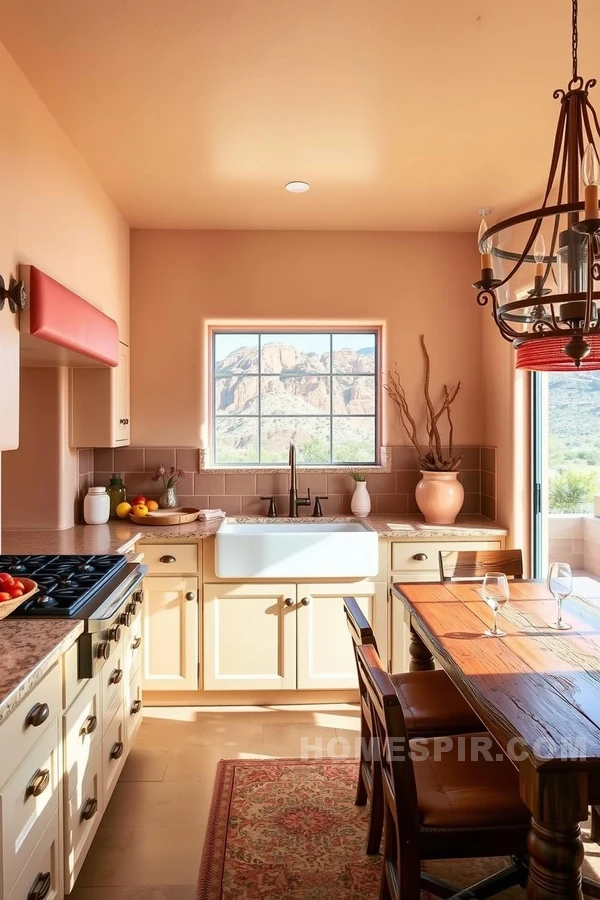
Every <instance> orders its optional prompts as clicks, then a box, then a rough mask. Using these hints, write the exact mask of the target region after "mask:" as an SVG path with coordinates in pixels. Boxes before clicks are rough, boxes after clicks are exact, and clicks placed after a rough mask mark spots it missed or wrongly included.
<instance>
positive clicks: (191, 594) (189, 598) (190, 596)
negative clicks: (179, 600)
mask: <svg viewBox="0 0 600 900" xmlns="http://www.w3.org/2000/svg"><path fill="white" fill-rule="evenodd" d="M185 599H186V600H187V601H188V603H189V602H190V601H192V600H195V599H196V595H195V593H194V592H193V591H188V592H187V594H186V595H185Z"/></svg>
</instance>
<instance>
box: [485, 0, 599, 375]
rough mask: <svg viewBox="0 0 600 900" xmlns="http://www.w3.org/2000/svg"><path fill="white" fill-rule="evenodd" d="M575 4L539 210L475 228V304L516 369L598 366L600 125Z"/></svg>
mask: <svg viewBox="0 0 600 900" xmlns="http://www.w3.org/2000/svg"><path fill="white" fill-rule="evenodd" d="M572 4H573V19H572V28H573V30H572V55H573V73H572V77H571V80H570V82H569V84H568V86H567V90H566V91H564V90H562V89H558V90H556V91H554V94H553V96H554V98H555V99H556V100H560V113H559V117H558V125H557V128H556V136H555V139H554V147H553V151H552V159H551V163H550V173H549V176H548V181H547V185H546V190H545V193H544V198H543V202H542V205H541V206H540V207H539V209H533V210H530V211H528V212H524V213H521V214H520V215H516V216H512V217H511V218H507V219H505V220H504V221H501V222H498V223H496V224H495V225H492V226H491V227H488V225H487V223H486V221H485V218H482V221H481V227H480V229H479V237H478V245H479V251H480V253H481V278H480V280H479V281H477V282H475V284H474V285H473V287H475V288H477V289H478V294H477V302H478V303H479V305H480V306H486V305H487V304H488V303H489V304H491V308H492V315H493V317H494V320H495V322H496V325H497V326H498V329H499V331H500V333H501V335H502V337H504V338H505V339H506V340H508V341H512V344H513V346H514V347H515V349H516V351H517V363H516V365H517V368H520V369H533V370H538V371H553V372H557V371H569V370H571V371H574V370H576V369H586V370H592V369H600V320H599V318H598V307H597V301H598V298H599V297H600V290H598V289H595V283H597V282H598V281H599V280H600V213H599V210H598V189H599V185H600V160H599V158H598V147H600V124H599V121H598V116H597V114H596V111H595V109H594V107H593V106H592V104H591V103H590V101H589V99H588V91H589V90H590V88H593V87H594V85H595V84H596V80H595V79H590V80H589V81H585V82H584V80H583V78H582V77H581V75H580V74H579V72H578V63H577V48H578V31H577V14H578V0H572ZM487 212H489V211H487V210H482V211H481V213H482V215H484V214H486V213H487ZM515 243H516V245H517V246H518V247H520V248H522V249H519V250H515V249H512V248H513V247H514V245H515ZM546 248H548V249H546ZM532 267H535V268H532ZM532 276H533V278H532Z"/></svg>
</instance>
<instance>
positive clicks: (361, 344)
mask: <svg viewBox="0 0 600 900" xmlns="http://www.w3.org/2000/svg"><path fill="white" fill-rule="evenodd" d="M269 342H275V343H279V344H283V343H285V344H288V345H290V346H292V347H296V348H297V349H298V350H301V351H302V352H303V353H319V354H320V353H327V352H328V351H329V335H328V334H314V333H312V334H266V335H263V343H269ZM257 346H258V335H250V334H219V335H217V337H216V347H215V350H216V352H215V356H216V358H217V359H224V358H225V357H226V356H228V355H229V354H230V353H233V352H234V350H239V349H240V348H241V347H257ZM374 346H375V336H374V335H373V334H340V335H334V337H333V349H334V350H345V349H348V350H363V349H364V348H366V347H369V348H374Z"/></svg>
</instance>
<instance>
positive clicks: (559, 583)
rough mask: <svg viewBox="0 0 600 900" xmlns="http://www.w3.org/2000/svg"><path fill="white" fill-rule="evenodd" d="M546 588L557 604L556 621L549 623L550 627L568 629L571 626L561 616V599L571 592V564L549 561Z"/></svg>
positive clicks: (561, 629)
mask: <svg viewBox="0 0 600 900" xmlns="http://www.w3.org/2000/svg"><path fill="white" fill-rule="evenodd" d="M548 590H549V591H550V593H551V594H552V596H553V597H554V599H555V600H556V602H557V604H558V615H557V617H556V622H551V623H550V628H557V629H558V630H559V631H568V630H569V628H570V627H571V626H570V625H568V624H567V623H566V622H563V618H562V605H563V600H566V598H567V597H569V596H570V595H571V594H572V592H573V575H572V574H571V566H570V565H569V564H568V563H559V562H556V563H551V564H550V568H549V569H548Z"/></svg>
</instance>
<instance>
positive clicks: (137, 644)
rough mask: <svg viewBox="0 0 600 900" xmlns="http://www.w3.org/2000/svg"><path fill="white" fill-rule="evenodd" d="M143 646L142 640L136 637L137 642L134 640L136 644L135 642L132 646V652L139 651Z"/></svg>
mask: <svg viewBox="0 0 600 900" xmlns="http://www.w3.org/2000/svg"><path fill="white" fill-rule="evenodd" d="M141 646H142V639H141V637H136V638H135V640H134V642H133V643H132V645H131V649H132V650H138V649H139V648H140V647H141Z"/></svg>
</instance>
